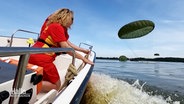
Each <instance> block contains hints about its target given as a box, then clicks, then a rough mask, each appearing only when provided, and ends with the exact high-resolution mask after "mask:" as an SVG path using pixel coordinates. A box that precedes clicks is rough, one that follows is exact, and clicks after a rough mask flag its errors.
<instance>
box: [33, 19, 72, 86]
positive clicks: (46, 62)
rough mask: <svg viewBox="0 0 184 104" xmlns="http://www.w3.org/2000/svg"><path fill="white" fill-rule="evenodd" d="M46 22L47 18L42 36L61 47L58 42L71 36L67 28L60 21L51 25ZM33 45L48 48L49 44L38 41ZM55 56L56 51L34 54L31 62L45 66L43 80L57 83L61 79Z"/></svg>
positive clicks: (48, 41) (49, 42)
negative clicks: (55, 63) (54, 62)
mask: <svg viewBox="0 0 184 104" xmlns="http://www.w3.org/2000/svg"><path fill="white" fill-rule="evenodd" d="M46 22H47V20H46V21H45V23H44V24H43V26H42V29H41V32H40V34H41V35H40V38H41V39H43V40H45V41H46V42H47V43H48V44H51V45H53V46H54V47H60V46H59V44H58V43H59V42H62V41H67V40H68V38H69V35H68V33H67V28H65V27H63V26H61V25H60V24H58V23H52V24H50V25H49V26H46ZM33 47H39V48H48V47H49V46H47V45H46V44H44V43H42V42H39V41H37V42H36V43H35V44H34V45H33ZM55 57H56V55H55V54H54V53H53V54H51V53H46V54H45V53H44V54H32V55H30V59H29V63H31V64H35V65H38V66H41V67H43V80H46V81H50V82H51V83H56V82H57V81H58V80H59V74H58V71H57V69H56V67H55V65H54V64H53V61H54V60H55Z"/></svg>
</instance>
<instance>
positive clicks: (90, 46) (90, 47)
mask: <svg viewBox="0 0 184 104" xmlns="http://www.w3.org/2000/svg"><path fill="white" fill-rule="evenodd" d="M82 44H84V45H86V46H89V49H90V51H92V48H93V46H92V45H89V44H87V43H80V44H79V47H81V45H82Z"/></svg>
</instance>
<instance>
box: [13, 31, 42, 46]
mask: <svg viewBox="0 0 184 104" xmlns="http://www.w3.org/2000/svg"><path fill="white" fill-rule="evenodd" d="M17 32H25V33H30V34H36V35H38V36H37V38H38V37H39V35H40V34H39V33H36V32H32V31H28V30H22V29H18V30H16V31H15V32H14V33H13V34H12V35H11V39H10V47H11V46H12V44H13V38H14V36H15V34H16V33H17Z"/></svg>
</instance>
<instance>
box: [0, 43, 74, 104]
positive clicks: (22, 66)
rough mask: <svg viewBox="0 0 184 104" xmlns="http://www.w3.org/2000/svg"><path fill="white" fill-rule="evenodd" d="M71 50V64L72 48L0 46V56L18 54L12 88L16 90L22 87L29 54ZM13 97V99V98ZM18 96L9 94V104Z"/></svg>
mask: <svg viewBox="0 0 184 104" xmlns="http://www.w3.org/2000/svg"><path fill="white" fill-rule="evenodd" d="M69 51H72V53H73V57H72V64H73V65H74V63H75V51H74V49H73V48H32V47H31V48H30V47H0V57H6V56H20V58H19V63H18V67H17V71H16V74H15V78H14V82H13V90H15V91H17V90H19V89H20V88H21V87H22V84H23V80H24V76H25V72H26V65H27V63H28V59H29V56H30V54H37V53H46V52H69ZM14 98H15V99H14ZM17 100H18V98H17V95H16V96H11V97H10V100H9V104H17V103H18V101H17Z"/></svg>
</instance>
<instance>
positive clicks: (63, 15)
mask: <svg viewBox="0 0 184 104" xmlns="http://www.w3.org/2000/svg"><path fill="white" fill-rule="evenodd" d="M51 23H60V24H61V25H62V26H64V27H66V28H70V26H71V24H72V23H73V11H71V10H69V9H66V8H63V9H59V10H57V11H55V12H54V13H53V14H52V15H50V16H49V17H48V21H47V26H48V25H49V24H51ZM68 24H70V25H68Z"/></svg>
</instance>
